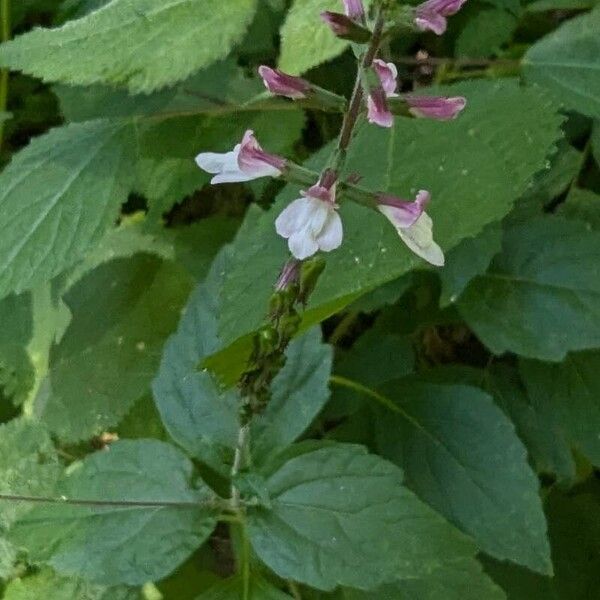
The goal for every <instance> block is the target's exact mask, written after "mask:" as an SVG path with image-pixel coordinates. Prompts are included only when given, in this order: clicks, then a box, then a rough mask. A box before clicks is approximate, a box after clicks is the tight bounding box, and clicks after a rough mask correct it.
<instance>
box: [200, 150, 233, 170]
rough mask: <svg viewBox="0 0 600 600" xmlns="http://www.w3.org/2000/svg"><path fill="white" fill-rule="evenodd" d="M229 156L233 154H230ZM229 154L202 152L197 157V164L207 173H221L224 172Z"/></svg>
mask: <svg viewBox="0 0 600 600" xmlns="http://www.w3.org/2000/svg"><path fill="white" fill-rule="evenodd" d="M227 154H233V152H228V153H227ZM227 154H223V153H218V152H201V153H200V154H198V156H196V164H197V165H198V166H199V167H200V168H201V169H202V170H203V171H206V172H207V173H220V172H221V171H222V170H223V167H224V165H225V163H226V162H227V159H226V158H225V157H226V156H227Z"/></svg>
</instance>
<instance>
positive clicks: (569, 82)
mask: <svg viewBox="0 0 600 600" xmlns="http://www.w3.org/2000/svg"><path fill="white" fill-rule="evenodd" d="M599 28H600V8H597V9H595V10H593V11H592V12H590V13H588V14H585V15H582V16H579V17H575V18H574V19H571V20H570V21H567V22H566V23H564V24H563V25H562V26H561V27H559V28H558V29H557V30H556V31H553V32H552V33H550V34H549V35H547V36H546V37H544V38H542V39H541V40H540V41H539V42H537V43H536V44H534V45H533V46H532V47H531V48H530V49H529V51H528V52H527V54H526V55H525V58H524V59H523V66H524V69H525V76H526V77H527V78H528V79H529V80H530V81H534V82H536V83H539V84H541V85H544V86H546V87H547V88H548V89H549V90H551V91H552V92H554V93H556V94H557V97H558V98H560V100H561V101H563V102H564V103H565V104H566V105H567V107H568V108H573V109H575V110H578V111H579V112H582V113H584V114H586V115H588V116H590V117H600V38H599V36H598V29H599Z"/></svg>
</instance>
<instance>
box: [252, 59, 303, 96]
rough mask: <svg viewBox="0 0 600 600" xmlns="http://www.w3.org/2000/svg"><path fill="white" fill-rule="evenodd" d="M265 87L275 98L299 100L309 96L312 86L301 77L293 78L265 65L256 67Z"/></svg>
mask: <svg viewBox="0 0 600 600" xmlns="http://www.w3.org/2000/svg"><path fill="white" fill-rule="evenodd" d="M258 73H259V75H260V76H261V77H262V80H263V83H264V84H265V87H266V88H267V89H268V90H269V91H270V92H271V93H272V94H276V95H277V96H285V97H287V98H291V99H292V100H301V99H303V98H306V97H307V96H308V94H310V92H311V89H312V86H311V85H310V83H309V82H308V81H306V79H302V77H294V76H293V75H288V74H287V73H283V72H282V71H280V70H279V69H272V68H271V67H267V66H266V65H262V66H260V67H258Z"/></svg>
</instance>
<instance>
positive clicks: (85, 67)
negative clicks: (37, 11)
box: [0, 0, 256, 92]
mask: <svg viewBox="0 0 600 600" xmlns="http://www.w3.org/2000/svg"><path fill="white" fill-rule="evenodd" d="M255 8H256V2H255V0H226V1H224V2H222V1H220V0H191V1H190V0H112V1H111V2H110V3H108V4H107V5H106V6H104V7H103V8H102V9H100V10H97V11H94V12H92V13H90V14H88V15H86V16H84V17H82V18H80V19H78V20H76V21H70V22H68V23H66V24H65V25H63V26H62V27H60V28H58V29H34V30H33V31H30V32H29V33H26V34H23V35H21V36H19V37H18V38H17V39H15V40H13V41H12V42H8V43H6V44H4V45H3V46H2V47H1V48H0V64H2V65H3V66H5V67H11V68H13V69H18V70H20V71H23V72H24V73H27V74H29V75H34V76H36V77H39V78H41V79H43V80H44V81H58V82H63V83H71V84H79V85H90V84H94V83H108V84H118V85H126V86H127V87H128V88H129V89H130V90H131V91H132V92H150V91H152V90H155V89H157V88H161V87H164V86H167V85H172V84H174V83H176V82H177V81H180V80H182V79H185V78H186V77H188V76H189V75H190V74H191V73H193V72H194V71H196V70H198V69H201V68H203V67H206V66H208V65H210V64H211V63H213V62H215V61H217V60H219V59H221V58H224V57H225V56H226V55H227V54H228V53H229V51H230V50H231V48H232V46H233V45H234V44H235V43H236V42H238V41H240V40H241V39H242V37H243V35H244V33H245V31H246V28H247V26H248V25H249V23H250V21H251V20H252V17H253V15H254V11H255Z"/></svg>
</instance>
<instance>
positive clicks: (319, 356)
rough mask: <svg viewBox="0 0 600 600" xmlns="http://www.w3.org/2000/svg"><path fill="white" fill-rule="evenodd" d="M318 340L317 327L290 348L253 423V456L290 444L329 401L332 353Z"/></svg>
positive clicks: (298, 339)
mask: <svg viewBox="0 0 600 600" xmlns="http://www.w3.org/2000/svg"><path fill="white" fill-rule="evenodd" d="M321 338H322V336H321V330H320V328H318V327H317V328H314V329H312V330H311V331H309V332H308V333H305V334H304V335H303V336H301V337H299V338H297V339H296V340H294V341H293V342H292V343H291V344H290V347H289V349H288V350H287V352H286V359H287V360H286V364H285V366H284V367H283V369H282V370H281V371H280V372H279V374H278V375H277V377H276V378H275V380H274V381H273V384H272V387H271V392H272V396H271V399H270V400H269V404H268V405H267V408H266V409H265V411H264V412H263V413H262V414H261V415H259V416H258V417H256V418H255V419H254V422H253V429H252V448H253V452H254V453H255V455H256V456H265V455H266V454H268V453H271V452H273V451H274V450H276V449H278V448H283V447H285V446H287V445H288V444H291V443H292V442H293V441H294V440H295V439H296V438H298V437H299V436H300V435H301V434H302V433H303V432H304V430H305V429H307V428H308V426H309V425H310V424H311V422H312V421H313V419H314V418H315V417H316V415H317V414H318V412H319V411H320V410H321V408H323V406H324V405H325V403H326V402H327V400H328V399H329V376H330V374H331V363H332V360H333V356H332V354H333V352H332V348H331V346H328V345H327V344H323V343H322V341H321Z"/></svg>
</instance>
